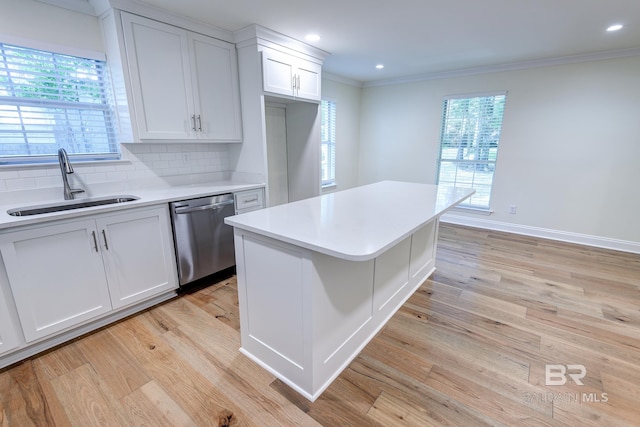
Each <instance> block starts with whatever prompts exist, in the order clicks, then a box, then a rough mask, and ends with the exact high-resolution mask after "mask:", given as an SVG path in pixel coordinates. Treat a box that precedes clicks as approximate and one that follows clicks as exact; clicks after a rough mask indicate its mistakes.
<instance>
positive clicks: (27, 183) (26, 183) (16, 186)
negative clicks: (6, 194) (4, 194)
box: [4, 178, 38, 191]
mask: <svg viewBox="0 0 640 427" xmlns="http://www.w3.org/2000/svg"><path fill="white" fill-rule="evenodd" d="M4 183H5V185H6V186H7V191H16V190H34V189H36V188H38V186H37V184H36V179H35V178H18V179H7V180H5V182H4Z"/></svg>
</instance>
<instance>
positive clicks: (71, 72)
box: [0, 43, 119, 164]
mask: <svg viewBox="0 0 640 427" xmlns="http://www.w3.org/2000/svg"><path fill="white" fill-rule="evenodd" d="M105 65H106V64H105V62H104V61H97V60H93V59H86V58H78V57H74V56H69V55H62V54H57V53H52V52H45V51H41V50H34V49H26V48H22V47H17V46H11V45H8V44H3V43H0V164H2V163H4V164H16V163H38V162H48V161H55V159H56V155H57V151H58V149H59V148H65V149H66V150H67V152H68V153H69V155H70V156H72V157H75V158H77V159H78V158H80V159H92V160H94V159H108V158H111V159H113V158H119V152H118V145H117V143H116V141H115V132H114V120H113V115H112V111H111V107H110V105H109V102H107V101H108V98H109V97H108V96H107V87H108V85H107V84H106V79H105Z"/></svg>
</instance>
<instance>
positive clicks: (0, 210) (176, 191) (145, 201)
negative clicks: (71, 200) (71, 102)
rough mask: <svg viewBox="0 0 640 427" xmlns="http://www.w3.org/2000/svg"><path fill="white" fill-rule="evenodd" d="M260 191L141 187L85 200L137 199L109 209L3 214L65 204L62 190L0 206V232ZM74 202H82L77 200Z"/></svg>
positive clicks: (236, 185)
mask: <svg viewBox="0 0 640 427" xmlns="http://www.w3.org/2000/svg"><path fill="white" fill-rule="evenodd" d="M261 187H264V184H263V183H245V182H237V181H233V180H227V181H214V182H204V183H196V184H182V185H180V184H177V185H154V186H145V187H141V188H135V187H134V188H128V189H126V190H122V189H121V190H120V191H104V192H100V193H97V194H95V196H96V197H91V198H87V199H86V200H91V199H93V198H104V197H108V196H116V195H118V196H121V195H132V196H136V197H139V200H134V201H131V202H126V203H117V204H111V205H102V206H95V207H89V208H82V209H72V210H66V211H60V212H52V213H47V214H38V215H30V216H23V217H15V216H11V215H9V214H7V210H9V209H15V208H25V207H29V206H37V205H41V204H50V203H52V202H56V201H57V202H65V200H64V199H63V197H62V188H60V191H59V193H60V194H59V197H58V199H55V200H52V199H50V198H49V199H42V200H37V201H36V200H29V201H25V200H22V201H16V202H15V203H11V202H10V203H7V202H6V201H5V202H3V203H0V230H6V231H10V230H9V229H12V228H15V227H18V226H23V225H34V224H40V223H46V222H49V221H52V220H58V219H68V218H74V217H80V216H84V215H90V214H97V213H103V212H111V211H118V210H123V209H128V208H135V207H142V206H151V205H157V204H161V203H168V202H173V201H177V200H186V199H193V198H197V197H204V196H209V195H214V194H222V193H233V192H237V191H243V190H250V189H254V188H261ZM77 200H78V201H80V200H82V198H77Z"/></svg>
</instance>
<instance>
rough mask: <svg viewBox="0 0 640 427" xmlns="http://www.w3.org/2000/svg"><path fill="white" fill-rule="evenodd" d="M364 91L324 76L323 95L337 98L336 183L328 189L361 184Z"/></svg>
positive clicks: (332, 98) (327, 97)
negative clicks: (361, 101)
mask: <svg viewBox="0 0 640 427" xmlns="http://www.w3.org/2000/svg"><path fill="white" fill-rule="evenodd" d="M361 94H362V89H361V88H360V87H357V86H354V85H352V84H345V83H341V82H338V81H335V80H331V78H323V79H322V98H323V99H328V100H331V101H335V102H336V187H335V188H332V189H331V190H329V191H336V190H346V189H348V188H352V187H356V186H357V185H358V165H359V147H360V97H361ZM325 192H327V191H325Z"/></svg>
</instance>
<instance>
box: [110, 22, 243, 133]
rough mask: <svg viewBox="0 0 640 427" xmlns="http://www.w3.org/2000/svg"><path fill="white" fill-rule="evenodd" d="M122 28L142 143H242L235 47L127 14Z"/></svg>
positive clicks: (132, 96)
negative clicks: (174, 141) (171, 141)
mask: <svg viewBox="0 0 640 427" xmlns="http://www.w3.org/2000/svg"><path fill="white" fill-rule="evenodd" d="M122 26H123V34H124V45H125V51H126V58H127V62H128V71H129V77H130V83H131V98H132V103H133V115H134V120H133V122H134V123H135V125H137V133H138V138H139V139H140V140H143V141H154V140H157V141H163V140H190V141H203V142H241V140H242V123H241V116H240V91H239V86H238V69H237V59H236V51H235V46H234V45H232V44H230V43H227V42H223V41H220V40H216V39H214V38H211V37H207V36H203V35H200V34H197V33H193V32H190V31H187V30H184V29H182V28H178V27H175V26H173V25H168V24H164V23H161V22H158V21H154V20H151V19H147V18H143V17H140V16H137V15H132V14H129V13H124V12H123V13H122Z"/></svg>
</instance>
